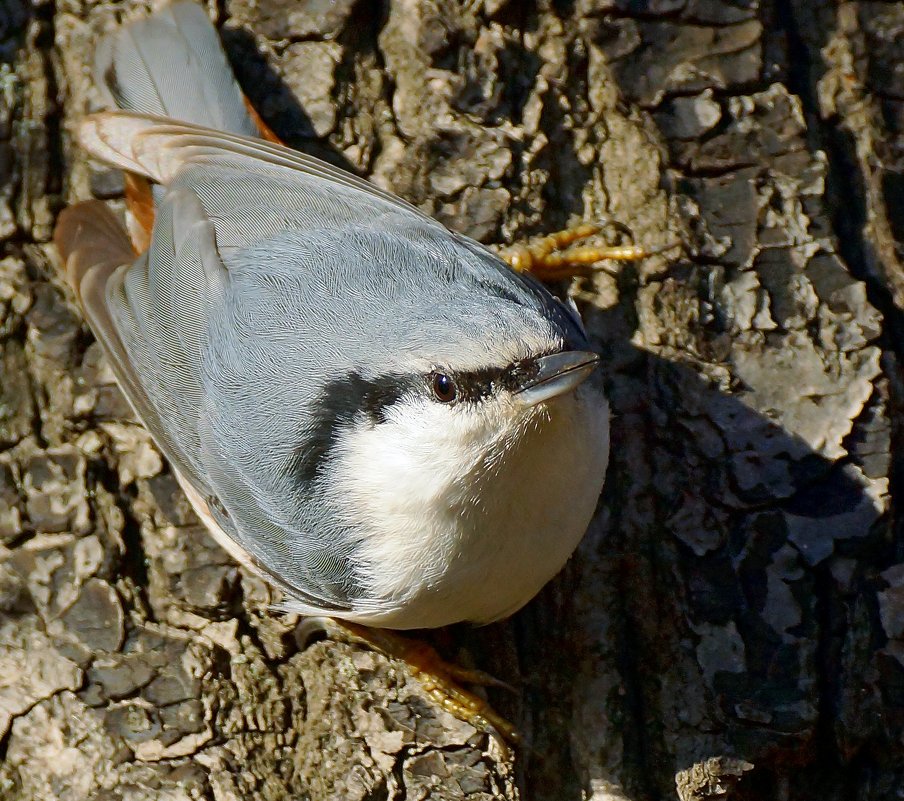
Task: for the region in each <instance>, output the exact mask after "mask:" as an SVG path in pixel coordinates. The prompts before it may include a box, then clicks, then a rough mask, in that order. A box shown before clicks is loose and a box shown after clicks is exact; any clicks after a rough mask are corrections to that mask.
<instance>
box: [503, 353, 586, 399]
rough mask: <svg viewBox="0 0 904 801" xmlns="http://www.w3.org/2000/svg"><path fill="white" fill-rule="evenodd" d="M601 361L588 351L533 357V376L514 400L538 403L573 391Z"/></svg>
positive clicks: (520, 389) (517, 392)
mask: <svg viewBox="0 0 904 801" xmlns="http://www.w3.org/2000/svg"><path fill="white" fill-rule="evenodd" d="M599 360H600V357H599V356H597V355H596V354H595V353H590V352H589V351H585V350H570V351H566V352H565V353H553V354H552V355H551V356H541V357H540V358H539V359H535V360H534V369H533V370H531V375H530V377H529V378H527V379H526V380H525V382H524V383H523V384H522V385H521V387H520V388H519V389H518V390H516V391H515V393H514V395H515V399H516V400H517V401H518V402H519V403H522V404H524V405H525V406H535V405H536V404H538V403H542V402H543V401H546V400H549V399H550V398H555V397H556V396H558V395H564V394H565V393H566V392H571V391H572V390H573V389H575V388H576V387H577V386H578V385H579V384H581V383H583V382H584V381H585V380H586V379H587V378H588V377H589V376H590V374H591V373H592V372H593V371H594V370H595V369H596V366H597V364H599Z"/></svg>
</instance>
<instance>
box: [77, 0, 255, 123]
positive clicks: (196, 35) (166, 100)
mask: <svg viewBox="0 0 904 801" xmlns="http://www.w3.org/2000/svg"><path fill="white" fill-rule="evenodd" d="M94 70H95V76H96V80H97V83H98V85H99V86H100V87H101V88H102V89H105V90H106V92H107V93H108V95H109V97H108V100H109V101H110V102H111V104H113V105H116V106H118V107H119V108H121V109H125V110H127V111H136V112H139V113H142V114H156V115H158V116H161V117H171V118H173V119H176V120H181V121H183V122H190V123H194V124H196V125H204V126H206V127H208V128H215V129H217V130H221V131H228V132H229V133H235V134H243V135H246V136H258V135H259V132H258V128H257V126H256V125H255V124H254V122H253V121H252V119H251V117H250V116H249V114H248V110H247V109H246V107H245V101H244V97H243V96H242V92H241V90H240V89H239V86H238V84H237V83H236V81H235V76H234V75H233V73H232V69H231V68H230V66H229V62H228V61H227V60H226V54H225V53H224V52H223V48H222V46H221V44H220V38H219V36H218V35H217V31H216V29H215V28H214V27H213V24H212V23H211V21H210V19H209V18H208V16H207V14H206V12H205V11H204V9H203V8H201V6H199V5H196V4H195V3H192V2H177V3H173V4H172V5H170V6H167V7H166V8H163V9H161V10H160V11H158V12H157V13H156V14H153V15H152V16H150V17H147V18H146V19H142V20H138V21H136V22H133V23H131V24H128V25H125V26H123V27H122V28H120V29H119V30H117V31H115V32H114V33H112V34H110V35H109V36H107V37H105V38H104V39H102V40H101V41H100V43H99V45H98V49H97V57H96V59H95V65H94Z"/></svg>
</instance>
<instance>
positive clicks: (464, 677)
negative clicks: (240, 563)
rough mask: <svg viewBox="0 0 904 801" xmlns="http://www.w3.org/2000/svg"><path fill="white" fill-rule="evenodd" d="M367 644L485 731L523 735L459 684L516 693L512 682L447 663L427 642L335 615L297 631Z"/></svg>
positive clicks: (308, 621)
mask: <svg viewBox="0 0 904 801" xmlns="http://www.w3.org/2000/svg"><path fill="white" fill-rule="evenodd" d="M321 632H322V633H325V634H327V636H329V637H333V638H336V639H344V640H346V641H349V642H355V643H358V644H362V645H365V646H367V647H369V648H371V649H373V650H375V651H379V652H380V653H381V654H384V655H385V656H388V657H390V658H392V659H398V660H400V661H402V662H404V663H405V664H406V665H408V668H409V669H410V670H411V674H412V675H413V676H414V677H415V678H416V679H417V680H418V681H419V682H420V683H421V686H423V688H424V689H425V690H426V691H427V693H428V694H429V695H430V697H431V698H433V700H434V701H436V703H438V704H439V705H440V706H441V707H442V708H443V709H445V710H446V711H447V712H449V713H450V714H452V715H454V716H455V717H457V718H458V719H459V720H463V721H465V722H467V723H470V724H471V725H472V726H474V728H476V729H481V730H483V731H487V730H489V731H493V730H495V731H496V732H498V733H499V734H501V735H502V737H503V738H504V739H505V740H507V741H508V742H509V743H512V744H514V745H517V744H518V743H519V742H520V741H521V736H520V735H519V734H518V731H517V729H516V728H515V727H514V726H513V725H512V724H511V723H509V722H508V721H507V720H506V719H505V718H503V717H502V716H501V715H499V714H497V713H496V712H495V711H494V710H493V708H492V707H491V706H490V705H489V704H488V703H487V702H486V701H485V700H484V699H483V698H481V697H480V696H478V695H475V694H474V693H472V692H469V691H468V690H465V689H463V688H462V687H461V686H459V682H465V683H468V684H479V685H483V686H492V687H502V688H504V689H507V690H510V691H512V692H514V688H513V687H511V685H508V684H506V683H505V682H503V681H499V679H496V678H493V677H492V676H490V675H489V674H488V673H484V672H483V671H482V670H470V669H468V668H463V667H460V666H458V665H452V664H450V663H448V662H445V661H444V660H443V659H442V657H440V655H439V654H438V653H437V652H436V651H435V650H434V649H433V648H432V647H430V646H429V645H427V643H424V642H420V641H418V640H414V639H411V638H409V637H404V636H402V635H401V634H399V633H397V632H395V631H390V630H388V629H371V628H367V627H366V626H359V625H358V624H356V623H349V622H348V621H345V620H336V619H334V618H321V617H311V618H305V619H304V620H303V621H302V623H301V625H300V627H299V629H298V632H297V634H296V636H297V638H298V639H299V640H300V641H302V642H305V641H307V640H308V639H310V637H311V635H312V634H314V633H321Z"/></svg>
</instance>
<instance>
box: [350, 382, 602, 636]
mask: <svg viewBox="0 0 904 801" xmlns="http://www.w3.org/2000/svg"><path fill="white" fill-rule="evenodd" d="M398 407H399V408H394V410H393V413H392V414H391V416H390V417H389V419H388V420H387V421H386V422H384V423H382V424H380V425H374V426H371V425H364V424H362V425H361V426H359V427H357V428H355V429H353V430H352V431H351V432H350V433H349V434H348V435H347V436H346V437H345V438H344V439H343V440H342V441H341V442H340V445H339V447H338V449H337V452H336V453H337V455H338V458H337V461H336V468H335V470H336V473H335V478H336V480H338V481H340V482H341V484H340V485H341V486H343V487H348V488H349V492H348V497H347V501H348V507H347V508H348V513H347V514H348V521H347V522H349V523H351V524H353V525H354V526H356V527H357V528H358V530H360V531H361V532H362V534H361V540H360V542H359V550H358V560H359V561H358V578H359V580H360V581H361V585H362V586H364V587H368V588H370V593H369V596H370V597H369V598H366V599H362V600H361V601H360V603H358V604H356V605H355V614H354V615H349V616H348V617H349V618H350V619H353V620H356V621H358V622H361V623H365V624H370V625H378V626H385V627H391V628H400V629H404V628H428V627H434V626H443V625H447V624H450V623H455V622H458V621H462V620H470V621H474V622H478V623H484V622H490V621H492V620H496V619H499V618H502V617H505V616H507V615H509V614H511V613H513V612H515V611H516V610H517V609H519V608H520V607H521V606H523V605H524V604H525V603H527V602H528V601H529V600H530V599H531V598H533V597H534V595H536V593H537V592H538V591H539V590H540V588H541V587H542V586H543V585H544V584H546V582H547V581H549V580H550V579H551V578H552V577H553V576H554V575H555V574H556V573H557V572H558V571H559V570H560V569H561V568H562V566H563V565H564V564H565V562H566V560H567V559H568V557H569V556H570V555H571V554H572V552H573V551H574V549H575V547H576V546H577V544H578V542H579V541H580V539H581V537H583V535H584V532H585V531H586V529H587V526H588V524H589V522H590V519H591V517H592V515H593V512H594V510H595V508H596V503H597V500H598V498H599V493H600V489H601V487H602V484H603V479H604V477H605V473H606V464H607V460H608V452H609V410H608V406H607V404H606V401H605V399H604V398H603V396H602V394H601V393H600V392H599V391H598V390H596V389H594V388H593V387H592V386H591V385H589V384H585V385H582V386H581V387H579V388H578V390H577V391H576V392H574V393H571V394H569V395H565V396H561V397H559V398H556V399H554V400H552V401H551V402H549V403H547V404H542V405H540V406H538V407H535V408H534V409H531V410H527V411H526V410H525V409H523V408H522V407H519V406H518V405H517V404H516V403H514V402H513V401H511V399H509V400H508V401H504V400H503V401H500V402H498V403H488V404H479V405H477V406H475V405H469V404H461V405H460V406H458V407H449V406H443V405H441V404H436V403H433V402H431V401H425V402H423V403H411V404H398Z"/></svg>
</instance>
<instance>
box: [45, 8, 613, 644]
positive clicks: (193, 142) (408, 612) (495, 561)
mask: <svg viewBox="0 0 904 801" xmlns="http://www.w3.org/2000/svg"><path fill="white" fill-rule="evenodd" d="M95 76H96V81H97V83H98V86H99V87H100V89H101V91H102V92H103V93H104V95H105V98H106V100H107V102H108V105H109V106H110V107H111V109H110V110H107V111H103V112H100V113H95V114H92V115H88V116H87V117H86V118H84V120H83V121H82V122H81V124H80V126H79V129H78V138H79V140H80V142H81V144H82V146H83V147H84V148H85V150H86V151H87V152H88V153H89V154H90V155H91V156H92V157H93V158H95V159H97V160H99V161H102V162H104V163H106V164H108V165H111V166H113V167H118V168H121V169H122V170H124V171H125V172H126V174H127V196H128V199H129V201H130V202H129V207H130V214H129V220H128V223H127V225H126V226H123V224H122V223H121V222H120V220H119V219H118V218H117V217H116V216H115V215H114V213H113V212H112V211H111V210H110V209H109V208H108V207H107V205H106V204H104V203H103V202H101V201H97V200H88V201H83V202H81V203H77V204H75V205H73V206H70V207H69V208H68V209H66V210H64V212H63V213H62V214H61V215H60V218H59V221H58V224H57V228H56V231H55V234H54V240H55V243H56V246H57V249H58V251H59V254H60V259H61V263H62V264H63V265H64V270H65V274H66V276H67V278H68V281H69V283H70V285H71V287H72V289H73V291H74V293H75V295H76V297H77V299H78V301H79V303H80V305H81V307H82V309H83V312H84V315H85V318H86V320H87V323H88V325H89V326H90V328H91V329H92V331H93V333H94V335H95V336H96V338H97V340H98V342H99V343H100V344H101V346H102V348H103V350H104V352H105V354H106V356H107V358H108V360H109V362H110V365H111V367H112V369H113V372H114V374H115V376H116V378H117V381H118V383H119V385H120V386H121V388H122V390H123V392H124V394H125V396H126V398H127V399H128V401H129V403H130V404H131V406H132V408H133V409H134V411H135V413H136V415H137V417H138V418H139V419H140V420H141V422H142V423H143V424H144V426H145V427H146V428H147V430H148V431H149V432H150V434H151V435H152V437H153V439H154V441H155V442H156V444H157V446H158V447H159V449H160V450H161V451H162V453H163V454H164V455H165V456H166V458H167V460H168V461H169V464H170V465H171V467H172V469H173V471H174V473H175V475H176V476H177V478H178V481H179V483H180V484H181V486H182V488H183V489H184V491H185V493H186V495H187V497H188V499H189V501H190V502H191V504H192V506H193V507H194V509H195V511H196V512H197V514H198V516H199V517H200V519H201V520H202V521H203V522H204V524H205V525H206V526H207V527H208V528H209V529H210V531H211V532H212V534H213V535H214V537H215V539H216V540H217V541H218V542H219V543H220V545H222V546H223V547H224V548H225V549H226V550H227V551H228V552H229V553H230V554H231V555H232V556H233V557H234V558H236V559H237V560H238V561H239V562H240V563H241V564H243V565H245V566H246V567H248V568H249V569H250V570H252V571H254V572H256V573H257V574H259V575H261V576H263V577H264V578H265V579H266V580H267V581H269V582H270V583H271V584H272V585H274V586H275V587H276V588H278V589H279V590H280V592H281V596H282V601H281V603H280V608H282V609H283V610H286V611H290V612H297V613H300V614H303V615H316V616H326V617H329V618H333V619H337V620H339V621H347V622H349V623H351V624H360V625H362V626H367V627H374V628H378V629H390V630H407V629H425V628H436V627H442V626H447V625H450V624H454V623H458V622H463V621H468V622H471V623H475V624H486V623H490V622H493V621H497V620H500V619H503V618H506V617H508V616H510V615H512V614H513V613H514V612H516V611H517V610H519V609H520V608H521V607H523V606H524V605H525V604H526V603H527V602H528V601H530V600H531V599H532V598H533V597H534V596H535V595H536V594H537V593H538V592H539V591H540V589H541V588H542V587H543V586H544V585H545V584H546V583H547V582H549V581H550V579H552V578H553V577H554V576H555V575H556V574H557V573H558V572H559V571H560V570H561V568H562V567H563V566H564V564H565V563H566V561H567V560H568V559H569V557H570V556H571V555H572V553H573V552H574V551H575V549H576V547H577V546H578V543H579V542H580V540H581V539H582V537H583V536H584V534H585V532H586V530H587V527H588V525H589V523H590V520H591V518H592V517H593V514H594V512H595V509H596V506H597V503H598V499H599V497H600V493H601V488H602V486H603V483H604V480H605V476H606V469H607V463H608V456H609V417H610V413H609V407H608V404H607V401H606V397H605V393H604V389H603V382H602V379H601V376H600V371H599V369H598V367H599V363H600V358H599V356H598V355H597V354H596V353H595V352H594V351H593V348H592V347H591V344H590V342H589V340H588V336H587V333H586V331H585V329H584V326H583V324H582V321H581V318H580V315H579V313H578V310H577V308H576V307H575V305H574V304H573V303H572V302H570V301H563V300H561V299H559V298H557V297H555V296H554V295H553V294H551V292H550V291H548V290H547V289H546V288H545V287H544V286H543V285H542V284H541V283H540V282H539V281H538V280H537V279H536V278H534V277H533V275H531V273H530V272H529V271H524V270H522V271H518V270H515V269H512V268H511V267H510V265H509V264H507V263H506V262H505V261H504V260H503V259H501V258H500V256H499V255H497V254H496V253H494V252H491V251H490V250H488V249H487V248H486V247H484V246H483V245H481V244H479V243H477V242H475V241H473V240H472V239H469V238H468V237H466V236H463V235H462V234H459V233H455V232H453V231H450V230H449V229H447V228H446V227H444V226H443V225H441V224H440V223H439V222H437V221H435V220H433V219H432V218H430V217H429V216H427V215H426V214H424V213H423V212H422V211H420V210H419V209H417V208H416V207H414V206H413V205H411V204H409V203H408V202H406V201H404V200H402V199H400V198H398V197H396V196H395V195H393V194H391V193H390V192H388V191H386V190H384V189H381V188H379V187H377V186H375V185H373V184H371V183H369V182H367V181H365V180H363V179H361V178H359V177H357V176H355V175H353V174H351V173H348V172H345V171H343V170H340V169H339V168H337V167H334V166H332V165H329V164H327V163H325V162H322V161H319V160H317V159H315V158H312V157H310V156H307V155H304V154H302V153H299V152H297V151H294V150H292V149H290V148H288V147H286V146H284V145H282V144H280V143H279V141H278V139H277V138H276V137H275V135H273V134H272V132H271V131H270V130H269V129H268V128H267V127H266V125H265V124H264V123H263V122H262V120H261V119H260V117H259V116H258V115H257V114H256V113H255V112H254V110H253V108H252V107H251V106H250V104H249V103H248V101H247V100H246V99H245V97H244V95H243V93H242V91H241V89H240V88H239V86H238V83H237V81H236V79H235V76H234V75H233V73H232V71H231V69H230V67H229V64H228V61H227V59H226V55H225V53H224V50H223V48H222V45H221V43H220V41H219V37H218V35H217V31H216V29H215V27H214V26H213V24H212V23H211V21H210V19H209V18H208V16H207V14H206V12H205V11H204V10H203V9H202V8H201V7H200V6H199V5H197V4H195V3H192V2H177V3H174V4H172V5H169V6H166V7H164V8H162V9H161V10H159V11H157V12H156V13H154V14H152V15H151V16H149V17H145V18H143V19H139V20H137V21H134V22H131V23H129V24H127V25H123V26H121V27H119V28H117V29H116V30H114V31H113V32H112V33H110V34H109V35H108V36H106V37H105V38H103V39H102V40H101V41H100V42H99V45H98V47H97V52H96V64H95ZM562 241H564V240H562ZM569 241H570V240H569ZM547 244H548V245H549V243H547ZM550 249H552V245H549V246H548V247H546V251H549V250H550ZM520 255H521V257H523V256H524V253H523V252H522V253H521V254H520Z"/></svg>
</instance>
